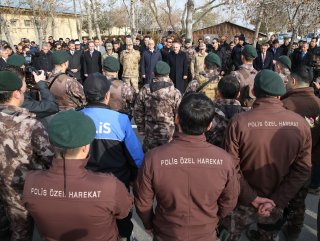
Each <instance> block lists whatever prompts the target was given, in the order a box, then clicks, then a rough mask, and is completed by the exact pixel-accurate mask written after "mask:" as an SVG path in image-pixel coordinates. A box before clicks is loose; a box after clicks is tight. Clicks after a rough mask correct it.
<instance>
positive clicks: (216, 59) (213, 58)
mask: <svg viewBox="0 0 320 241" xmlns="http://www.w3.org/2000/svg"><path fill="white" fill-rule="evenodd" d="M204 60H205V61H208V62H209V63H211V64H215V65H216V66H217V67H221V59H220V57H219V55H217V54H215V53H209V54H208V55H207V56H206V58H205V59H204Z"/></svg>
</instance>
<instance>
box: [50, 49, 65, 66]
mask: <svg viewBox="0 0 320 241" xmlns="http://www.w3.org/2000/svg"><path fill="white" fill-rule="evenodd" d="M68 60H69V54H68V53H67V52H66V51H63V50H57V51H55V52H53V54H52V61H53V64H63V63H65V62H67V61H68Z"/></svg>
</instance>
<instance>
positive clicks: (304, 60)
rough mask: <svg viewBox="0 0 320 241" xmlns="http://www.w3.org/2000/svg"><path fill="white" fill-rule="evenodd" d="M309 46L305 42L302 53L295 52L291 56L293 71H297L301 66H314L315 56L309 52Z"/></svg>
mask: <svg viewBox="0 0 320 241" xmlns="http://www.w3.org/2000/svg"><path fill="white" fill-rule="evenodd" d="M308 49H309V44H308V43H307V42H304V43H303V44H302V46H301V50H300V51H295V52H293V53H292V55H291V61H292V70H293V71H294V70H296V69H297V68H298V67H299V66H301V65H307V66H311V65H312V60H313V56H312V54H311V53H310V52H308Z"/></svg>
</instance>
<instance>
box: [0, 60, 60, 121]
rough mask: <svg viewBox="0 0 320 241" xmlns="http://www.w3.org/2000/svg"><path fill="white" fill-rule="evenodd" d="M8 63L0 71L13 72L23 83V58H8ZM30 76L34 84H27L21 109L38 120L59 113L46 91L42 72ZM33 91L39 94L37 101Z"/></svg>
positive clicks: (24, 77) (53, 99) (57, 107)
mask: <svg viewBox="0 0 320 241" xmlns="http://www.w3.org/2000/svg"><path fill="white" fill-rule="evenodd" d="M8 62H9V63H10V65H8V66H6V67H4V68H3V69H2V70H7V71H10V72H13V73H15V74H16V75H18V77H19V78H21V79H22V80H23V81H25V80H26V72H25V71H24V68H22V67H23V66H24V58H23V57H22V56H19V55H13V56H10V57H9V59H8ZM27 71H30V68H27ZM31 71H32V69H31ZM32 75H33V80H34V82H33V83H31V82H29V81H28V82H27V86H28V90H27V91H26V92H25V94H24V102H23V104H22V107H23V108H26V109H28V110H29V111H30V112H32V113H34V114H36V116H37V118H39V119H40V118H44V117H47V116H50V115H52V114H55V113H57V112H58V111H59V106H58V104H57V103H56V101H55V98H54V96H53V94H52V93H51V92H50V90H49V89H48V85H47V83H46V78H45V75H44V71H43V70H41V71H40V73H38V74H36V72H32ZM35 89H36V90H37V91H38V92H39V95H40V98H39V100H37V99H36V97H35V94H34V90H35Z"/></svg>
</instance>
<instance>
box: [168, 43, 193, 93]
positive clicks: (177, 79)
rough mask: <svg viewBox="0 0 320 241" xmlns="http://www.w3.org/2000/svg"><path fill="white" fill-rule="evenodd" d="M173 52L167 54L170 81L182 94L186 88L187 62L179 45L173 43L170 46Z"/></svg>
mask: <svg viewBox="0 0 320 241" xmlns="http://www.w3.org/2000/svg"><path fill="white" fill-rule="evenodd" d="M172 49H173V51H171V52H170V53H169V54H168V59H167V61H168V64H169V66H170V75H169V76H170V79H171V80H172V82H173V83H174V86H175V87H176V88H177V89H178V90H180V92H181V93H184V91H185V89H186V86H187V77H188V62H187V55H186V53H185V52H183V51H181V50H180V49H181V44H180V43H178V42H174V43H173V45H172Z"/></svg>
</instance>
